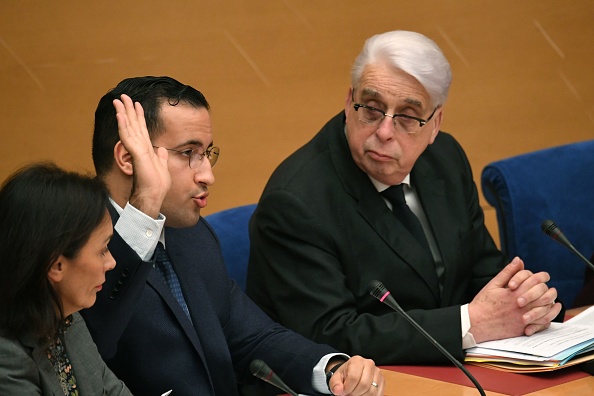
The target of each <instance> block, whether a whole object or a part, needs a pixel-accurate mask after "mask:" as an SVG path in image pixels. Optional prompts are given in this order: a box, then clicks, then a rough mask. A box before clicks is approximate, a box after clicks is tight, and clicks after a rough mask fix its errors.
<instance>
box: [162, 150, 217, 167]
mask: <svg viewBox="0 0 594 396" xmlns="http://www.w3.org/2000/svg"><path fill="white" fill-rule="evenodd" d="M153 147H154V148H160V146H153ZM163 148H164V149H165V150H167V151H172V152H174V153H177V154H179V155H181V156H183V157H188V165H189V166H190V168H192V169H196V168H198V167H199V166H200V164H201V163H202V160H203V159H204V157H206V158H208V162H210V166H211V167H213V166H215V164H216V163H217V160H218V159H219V153H220V152H221V150H220V149H219V148H218V147H217V146H213V147H210V148H207V149H206V150H205V151H204V152H203V153H199V152H198V149H187V150H176V149H170V148H167V147H163Z"/></svg>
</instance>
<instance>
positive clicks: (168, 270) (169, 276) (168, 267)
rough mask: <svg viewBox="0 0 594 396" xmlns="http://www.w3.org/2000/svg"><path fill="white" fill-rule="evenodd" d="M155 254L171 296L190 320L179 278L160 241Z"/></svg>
mask: <svg viewBox="0 0 594 396" xmlns="http://www.w3.org/2000/svg"><path fill="white" fill-rule="evenodd" d="M155 254H156V259H157V260H156V261H157V268H158V269H159V270H160V271H161V274H163V277H164V278H165V281H166V282H167V286H169V289H170V290H171V294H173V297H175V299H176V300H177V302H178V303H179V305H180V306H181V307H182V309H183V310H184V312H185V313H186V316H187V317H188V319H190V321H191V320H192V318H191V317H190V311H189V310H188V305H187V304H186V300H184V294H183V293H182V289H181V286H180V284H179V279H178V278H177V274H176V273H175V271H174V270H173V264H172V263H171V260H170V259H169V255H168V254H167V252H166V251H165V248H164V247H163V245H162V244H161V243H159V244H157V249H156V250H155Z"/></svg>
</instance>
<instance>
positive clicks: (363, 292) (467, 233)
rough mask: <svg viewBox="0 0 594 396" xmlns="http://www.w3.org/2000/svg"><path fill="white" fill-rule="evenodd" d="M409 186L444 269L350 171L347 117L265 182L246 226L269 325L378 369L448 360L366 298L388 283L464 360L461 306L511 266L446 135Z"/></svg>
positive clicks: (252, 270)
mask: <svg viewBox="0 0 594 396" xmlns="http://www.w3.org/2000/svg"><path fill="white" fill-rule="evenodd" d="M411 178H412V184H413V186H414V187H415V189H416V190H417V193H418V196H419V198H420V201H421V203H422V205H423V207H424V209H425V212H426V214H427V218H428V220H429V223H430V226H431V228H432V230H433V233H434V235H435V237H436V239H437V245H438V247H439V251H440V253H441V257H442V259H443V263H444V266H445V280H444V289H443V294H442V295H440V293H439V287H438V280H437V276H436V272H435V268H434V264H433V262H432V259H431V258H430V255H429V253H428V252H426V251H423V250H422V248H421V246H420V245H419V244H418V243H417V242H416V240H415V239H414V238H413V236H412V235H411V234H410V233H409V232H408V231H407V230H406V229H405V228H404V227H403V226H402V225H401V224H400V223H399V222H398V221H397V220H396V218H395V216H393V214H392V213H391V212H390V210H389V209H388V207H387V206H386V204H385V202H384V201H383V200H382V198H381V196H380V194H379V193H378V192H377V190H376V189H375V187H374V186H373V184H372V183H371V181H370V179H369V178H368V176H367V175H366V174H365V173H364V172H363V171H361V169H360V168H358V167H357V166H356V164H355V163H354V161H353V159H352V157H351V154H350V151H349V148H348V144H347V141H346V137H345V134H344V113H340V114H339V115H337V116H336V117H334V118H333V119H332V120H330V121H329V123H328V124H326V125H325V126H324V128H323V129H322V130H321V131H320V132H319V133H318V134H317V135H316V136H315V137H314V138H313V140H312V141H310V142H309V143H307V144H306V145H305V146H304V147H302V148H301V149H299V150H298V151H297V152H295V153H294V154H293V155H291V156H290V157H289V158H287V159H286V160H285V161H284V162H283V163H282V164H281V165H280V166H279V167H278V168H277V169H276V171H275V172H274V174H273V175H272V177H271V178H270V180H269V182H268V184H267V186H266V188H265V190H264V192H263V194H262V197H261V199H260V202H259V203H258V207H257V209H256V211H255V213H254V215H253V217H252V219H251V222H250V238H251V254H250V264H249V268H248V278H247V293H248V295H250V296H251V297H252V299H253V300H254V301H255V302H256V303H258V304H259V305H260V306H261V307H262V308H263V309H264V311H265V312H267V313H268V314H269V315H270V316H271V317H272V318H273V319H275V320H278V321H279V322H280V323H282V324H284V325H285V326H287V327H289V328H292V329H295V330H296V331H298V332H299V333H301V334H304V335H305V336H307V337H310V338H312V339H313V340H315V341H318V342H324V343H328V344H330V345H332V346H334V347H335V348H338V349H340V350H342V351H345V352H346V353H350V354H361V355H363V356H366V357H369V358H373V359H375V361H376V363H377V364H400V363H431V362H441V361H446V358H444V357H443V356H441V354H440V353H439V352H438V351H437V349H435V348H434V346H433V345H432V344H430V343H429V342H428V341H427V340H426V339H425V338H424V337H423V336H422V335H420V334H418V333H417V332H416V331H415V330H414V329H413V328H412V327H411V326H410V324H409V323H408V322H406V321H405V320H404V319H402V318H401V317H400V316H399V315H398V314H396V313H394V312H392V311H391V310H390V309H389V308H387V307H386V306H384V305H383V304H381V303H380V302H378V301H377V300H375V299H374V298H373V297H371V296H370V295H369V293H368V290H367V287H368V282H369V281H371V280H373V279H377V280H380V281H382V282H383V283H384V284H385V285H386V287H387V288H388V289H389V290H390V291H391V292H392V294H393V296H394V297H395V298H396V300H397V301H398V302H399V303H400V305H401V306H402V307H403V308H404V309H405V310H406V311H408V313H409V314H410V315H411V316H412V317H413V318H414V319H415V320H416V321H417V322H418V323H419V324H420V325H421V326H423V327H424V328H425V329H426V330H427V331H428V332H429V333H430V334H431V335H433V337H435V338H436V339H437V340H438V341H439V342H440V343H441V344H442V345H443V346H444V347H445V348H446V349H448V350H449V351H450V352H451V353H452V354H453V355H454V356H456V357H457V358H458V359H462V358H463V350H462V341H461V328H460V305H461V304H464V303H468V302H470V301H471V299H472V297H473V296H474V295H475V294H476V293H477V292H478V291H479V290H480V289H481V288H482V287H483V286H484V285H485V284H486V283H487V282H488V281H489V280H490V279H491V278H492V277H493V276H494V275H495V274H496V273H498V272H499V271H500V270H501V269H502V268H503V266H504V263H505V259H504V257H503V255H502V254H501V252H500V251H499V250H497V248H496V246H495V244H494V243H493V240H492V238H491V236H490V235H489V233H488V231H487V230H486V228H485V226H484V223H483V220H484V219H483V212H482V210H481V208H480V206H479V200H478V195H477V189H476V186H475V184H474V181H473V178H472V172H471V169H470V165H469V163H468V161H467V158H466V156H465V154H464V152H463V150H462V148H461V147H460V146H459V145H458V143H457V142H456V141H455V140H454V138H453V137H451V136H450V135H448V134H446V133H443V132H441V133H439V134H438V136H437V138H436V140H435V142H434V144H432V145H430V146H429V147H428V148H427V150H426V151H425V152H424V153H423V154H422V155H421V157H420V158H419V159H418V161H417V162H416V164H415V166H414V168H413V170H412V173H411Z"/></svg>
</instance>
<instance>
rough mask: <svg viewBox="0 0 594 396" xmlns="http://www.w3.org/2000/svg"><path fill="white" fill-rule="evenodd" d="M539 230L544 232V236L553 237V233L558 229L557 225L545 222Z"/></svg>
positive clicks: (551, 221) (552, 222)
mask: <svg viewBox="0 0 594 396" xmlns="http://www.w3.org/2000/svg"><path fill="white" fill-rule="evenodd" d="M540 228H542V230H543V231H544V233H545V234H547V235H548V236H554V235H555V231H556V230H557V229H558V227H557V224H555V222H554V221H553V220H545V221H543V222H542V224H541V226H540Z"/></svg>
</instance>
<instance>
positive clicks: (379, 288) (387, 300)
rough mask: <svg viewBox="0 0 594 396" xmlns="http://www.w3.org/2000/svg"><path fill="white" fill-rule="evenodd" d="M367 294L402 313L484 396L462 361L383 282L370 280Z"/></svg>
mask: <svg viewBox="0 0 594 396" xmlns="http://www.w3.org/2000/svg"><path fill="white" fill-rule="evenodd" d="M369 294H371V295H372V296H373V297H375V298H376V299H378V300H379V301H380V302H383V303H384V304H386V305H387V306H389V307H390V308H392V309H394V310H395V311H396V312H398V313H399V314H400V315H402V317H404V319H406V320H407V321H408V323H410V324H411V325H412V326H413V327H414V328H415V329H417V330H418V331H419V333H421V334H422V335H423V336H425V338H427V340H429V342H431V343H432V344H433V345H434V346H435V347H436V348H437V349H438V350H439V351H440V352H441V353H443V354H444V355H445V356H446V357H447V358H448V359H450V361H451V362H452V363H454V365H455V366H456V367H458V368H459V369H460V370H462V372H463V373H464V374H466V376H467V377H468V379H470V381H472V383H473V384H474V386H475V387H476V389H477V390H478V391H479V393H480V394H481V395H482V396H486V394H485V391H484V389H483V387H482V386H481V384H479V382H478V381H477V380H476V378H474V376H473V375H472V374H470V372H469V371H468V370H466V368H465V367H464V366H463V365H462V363H460V362H459V361H458V360H456V358H455V357H453V356H452V354H451V353H449V352H448V351H447V350H446V349H445V348H444V347H443V346H441V344H440V343H439V342H437V340H435V339H434V338H433V337H431V335H430V334H429V333H427V332H426V331H425V329H423V328H422V327H421V325H419V324H418V323H417V322H415V320H414V319H413V318H411V317H410V315H408V314H407V313H406V312H404V310H403V309H402V307H401V306H400V305H398V303H397V302H396V300H395V299H394V298H393V297H392V296H391V295H390V292H389V291H388V289H386V287H385V286H384V284H383V283H381V282H380V281H377V280H372V281H371V282H369Z"/></svg>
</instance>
